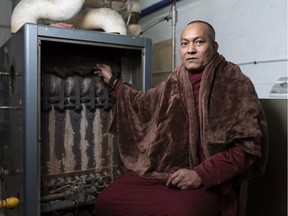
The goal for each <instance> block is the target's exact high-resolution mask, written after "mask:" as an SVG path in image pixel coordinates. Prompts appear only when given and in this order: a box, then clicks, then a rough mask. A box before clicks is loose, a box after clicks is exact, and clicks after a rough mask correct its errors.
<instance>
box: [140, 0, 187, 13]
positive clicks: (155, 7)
mask: <svg viewBox="0 0 288 216" xmlns="http://www.w3.org/2000/svg"><path fill="white" fill-rule="evenodd" d="M179 1H181V0H176V1H174V0H162V1H160V2H158V3H155V4H153V5H151V6H149V7H147V8H144V9H143V10H141V17H145V16H147V15H149V14H151V13H154V12H156V11H158V10H161V9H162V8H164V7H167V6H169V5H171V3H173V2H179Z"/></svg>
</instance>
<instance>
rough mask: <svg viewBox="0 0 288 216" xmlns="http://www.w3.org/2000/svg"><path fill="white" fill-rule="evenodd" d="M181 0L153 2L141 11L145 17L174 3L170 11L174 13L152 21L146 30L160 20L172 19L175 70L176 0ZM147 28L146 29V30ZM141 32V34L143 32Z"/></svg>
mask: <svg viewBox="0 0 288 216" xmlns="http://www.w3.org/2000/svg"><path fill="white" fill-rule="evenodd" d="M178 1H181V0H163V1H160V2H158V3H155V4H153V5H152V6H150V7H148V8H145V9H143V10H142V11H141V17H144V16H146V15H148V14H151V13H153V12H156V11H158V10H160V9H162V8H164V7H166V6H168V5H170V4H172V7H171V11H170V13H172V15H171V14H170V13H169V15H168V16H166V17H163V18H162V19H159V20H157V21H156V22H154V23H152V25H150V26H149V27H148V28H147V29H146V30H148V29H149V28H151V27H152V26H154V25H156V24H158V23H159V22H162V21H164V20H167V21H168V20H169V19H171V24H172V53H171V55H172V56H171V70H172V71H173V70H174V68H175V66H176V54H175V53H176V23H177V19H178V16H177V15H178V14H177V10H176V2H178ZM146 30H145V31H146ZM145 31H143V32H145ZM143 32H141V33H140V35H141V34H142V33H143Z"/></svg>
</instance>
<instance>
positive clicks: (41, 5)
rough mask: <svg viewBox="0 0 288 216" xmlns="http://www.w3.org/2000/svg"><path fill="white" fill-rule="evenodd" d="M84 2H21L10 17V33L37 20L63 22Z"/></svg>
mask: <svg viewBox="0 0 288 216" xmlns="http://www.w3.org/2000/svg"><path fill="white" fill-rule="evenodd" d="M83 4H84V0H73V3H72V1H71V0H57V1H55V0H22V1H20V2H19V3H18V4H17V5H16V7H15V8H14V10H13V13H12V16H11V33H15V32H16V31H17V30H18V29H19V28H20V27H21V26H22V25H24V24H25V23H37V21H38V20H39V19H48V20H53V21H65V20H67V19H70V18H71V17H73V16H74V15H75V14H76V13H77V12H79V11H80V10H81V8H82V6H83Z"/></svg>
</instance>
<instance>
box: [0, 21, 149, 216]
mask: <svg viewBox="0 0 288 216" xmlns="http://www.w3.org/2000/svg"><path fill="white" fill-rule="evenodd" d="M150 53H151V41H150V40H149V39H145V38H135V37H129V36H123V35H114V34H107V33H102V32H94V31H84V30H76V29H63V28H56V27H49V26H44V25H43V26H42V25H34V24H26V25H24V27H23V28H21V29H20V31H18V32H17V33H16V34H15V35H13V36H12V37H11V38H10V39H9V40H8V41H7V43H5V44H4V45H3V47H2V48H1V50H0V72H1V73H0V95H1V99H0V133H1V137H3V142H1V150H0V153H1V159H0V162H1V164H0V166H1V197H2V198H6V197H10V196H16V197H18V198H19V199H20V201H21V204H20V206H19V207H17V208H15V209H12V210H7V211H9V214H10V215H11V214H12V215H15V216H16V215H27V216H28V215H29V216H30V215H40V214H41V215H50V214H51V212H55V211H58V212H60V213H61V214H64V213H70V212H69V211H71V212H72V211H75V208H76V209H77V210H79V211H81V209H82V208H83V209H85V211H87V212H85V213H88V212H89V213H91V212H92V208H93V203H94V202H95V199H96V198H97V195H98V194H99V193H100V192H101V191H102V190H103V189H104V188H105V187H107V185H109V184H110V183H111V182H113V180H114V179H115V178H117V177H118V176H119V175H121V174H122V173H123V172H125V168H124V166H123V164H122V162H121V159H120V157H119V154H118V149H117V143H116V137H114V136H112V135H111V134H110V133H109V126H110V124H111V120H112V117H113V108H114V100H113V98H111V97H110V96H109V91H108V89H107V87H106V85H105V84H104V83H103V81H102V80H101V78H100V77H98V76H97V75H96V74H95V73H94V71H95V69H94V67H95V65H96V64H97V63H105V64H109V65H111V67H112V69H113V73H114V74H115V75H117V76H118V77H119V78H121V79H122V80H123V81H124V82H126V83H129V84H131V85H133V86H134V87H135V88H137V89H139V90H143V91H145V90H147V89H148V88H150V83H151V73H150V72H151V60H150V58H151V55H150ZM2 135H3V136H2ZM83 206H85V207H83ZM88 206H91V207H88ZM90 208H91V209H90ZM69 209H71V210H69ZM83 211H84V210H83ZM11 212H12V213H11ZM83 213H84V212H83Z"/></svg>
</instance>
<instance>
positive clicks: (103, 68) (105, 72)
mask: <svg viewBox="0 0 288 216" xmlns="http://www.w3.org/2000/svg"><path fill="white" fill-rule="evenodd" d="M95 70H96V71H95V74H97V75H99V77H101V78H103V80H104V82H105V83H109V80H110V79H111V77H112V75H113V74H112V69H111V67H110V66H109V65H105V64H97V65H96V67H95Z"/></svg>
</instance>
